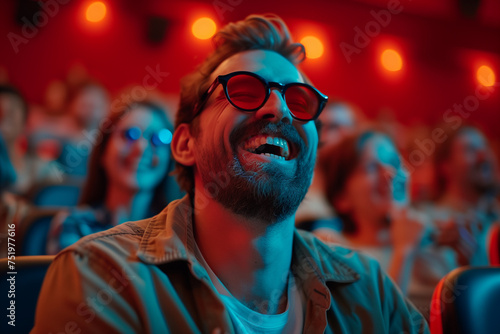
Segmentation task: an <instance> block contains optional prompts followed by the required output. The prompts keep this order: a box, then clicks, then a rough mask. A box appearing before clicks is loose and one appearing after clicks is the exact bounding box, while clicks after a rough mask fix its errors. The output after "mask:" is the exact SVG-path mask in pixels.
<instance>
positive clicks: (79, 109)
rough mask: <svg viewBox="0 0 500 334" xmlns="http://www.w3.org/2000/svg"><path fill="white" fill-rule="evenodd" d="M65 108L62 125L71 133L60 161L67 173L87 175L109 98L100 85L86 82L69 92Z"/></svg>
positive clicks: (64, 144) (107, 108)
mask: <svg viewBox="0 0 500 334" xmlns="http://www.w3.org/2000/svg"><path fill="white" fill-rule="evenodd" d="M66 108H67V115H66V116H65V120H64V122H63V124H62V126H63V127H64V128H66V129H70V131H69V134H66V135H65V140H64V142H63V146H62V152H61V154H60V156H59V158H58V162H59V163H60V164H61V165H62V167H63V169H64V170H65V172H66V174H69V175H72V176H84V175H85V174H86V173H87V160H88V158H89V156H90V149H91V147H92V144H94V142H95V132H96V131H98V130H97V129H98V127H99V123H100V121H101V120H102V119H103V118H104V117H105V116H106V114H107V113H108V110H109V98H108V95H107V92H106V90H105V89H104V87H102V86H101V85H100V84H98V83H96V82H93V81H84V82H82V83H80V84H79V85H78V86H76V87H73V89H71V90H70V92H69V95H68V104H67V106H66Z"/></svg>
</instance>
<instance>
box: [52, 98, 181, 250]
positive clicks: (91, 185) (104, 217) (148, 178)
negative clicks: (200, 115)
mask: <svg viewBox="0 0 500 334" xmlns="http://www.w3.org/2000/svg"><path fill="white" fill-rule="evenodd" d="M101 124H102V126H101V128H99V132H100V136H99V138H97V144H96V146H95V147H94V149H93V151H92V155H91V157H90V164H89V174H88V177H87V179H86V181H85V184H84V188H83V191H82V195H81V198H80V203H79V207H78V208H77V209H74V210H72V211H70V212H64V213H61V214H59V215H58V216H56V217H55V218H54V221H53V223H52V226H51V232H50V234H49V240H48V245H47V251H48V253H49V254H54V253H56V252H58V251H59V250H61V249H62V248H64V247H66V246H69V245H71V244H72V243H74V242H76V241H77V240H78V239H80V238H81V237H83V236H85V235H88V234H91V233H95V232H99V231H103V230H105V229H108V228H110V227H112V226H114V225H117V224H121V223H123V222H125V221H128V220H139V219H143V218H146V217H150V216H152V215H155V214H157V213H158V212H160V211H161V210H162V209H163V208H164V207H165V206H166V204H167V203H168V202H169V201H170V200H173V199H176V198H179V197H180V192H179V190H178V189H179V188H178V186H177V184H176V182H175V180H174V178H173V177H170V176H169V175H168V174H169V171H171V170H172V169H173V163H174V161H173V159H171V156H170V146H169V143H170V140H171V137H172V131H173V126H172V123H171V122H170V121H169V120H168V118H167V116H166V114H165V112H164V110H163V109H162V108H160V107H159V106H157V105H156V104H154V103H151V102H137V103H134V104H131V105H129V106H127V107H126V108H124V109H123V110H120V111H118V112H114V113H112V114H111V115H110V116H109V118H108V119H107V120H106V121H105V122H102V123H101Z"/></svg>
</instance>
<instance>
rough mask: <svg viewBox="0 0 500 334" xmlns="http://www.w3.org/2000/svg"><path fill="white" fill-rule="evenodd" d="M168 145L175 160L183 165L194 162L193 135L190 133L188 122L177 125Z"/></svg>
mask: <svg viewBox="0 0 500 334" xmlns="http://www.w3.org/2000/svg"><path fill="white" fill-rule="evenodd" d="M170 145H171V149H172V155H173V156H174V159H175V161H177V162H178V163H180V164H183V165H184V166H193V165H194V164H195V162H196V159H195V155H194V147H195V145H194V137H193V136H192V135H191V131H190V128H189V124H186V123H182V124H180V125H179V126H178V127H177V129H176V130H175V132H174V135H173V137H172V142H171V144H170Z"/></svg>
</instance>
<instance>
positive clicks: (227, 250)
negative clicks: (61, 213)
mask: <svg viewBox="0 0 500 334" xmlns="http://www.w3.org/2000/svg"><path fill="white" fill-rule="evenodd" d="M214 42H215V46H216V49H215V51H214V52H213V53H212V54H211V55H210V56H209V57H208V58H207V59H206V60H205V62H204V63H203V64H202V65H201V66H200V68H199V69H198V70H197V71H196V72H194V73H193V74H191V75H190V76H188V77H186V78H185V79H184V80H183V82H182V84H183V85H182V90H181V103H180V108H179V111H178V113H177V119H176V131H175V133H174V135H173V139H172V144H171V145H172V153H173V156H174V158H175V160H176V161H177V175H178V181H179V183H180V185H181V186H182V187H183V188H184V190H186V192H187V194H188V195H187V196H186V197H184V198H183V199H181V200H179V201H174V202H172V203H170V204H169V205H168V206H167V207H166V208H165V210H164V211H163V212H162V213H160V214H159V215H157V216H155V217H153V218H150V219H146V220H143V221H138V222H129V223H125V224H122V225H120V226H117V227H115V228H113V229H111V230H108V231H105V232H103V233H98V234H94V235H91V236H89V237H86V238H84V239H82V240H81V241H79V242H78V243H77V244H75V245H73V246H71V247H69V248H67V249H65V250H63V251H62V252H61V253H59V254H58V256H57V258H56V260H55V261H54V263H53V265H52V266H51V268H50V269H49V271H48V273H47V277H46V280H45V282H44V285H43V288H42V292H41V295H40V299H39V304H38V308H37V314H36V319H35V328H34V331H33V332H35V333H42V332H47V331H64V330H65V326H66V327H67V324H68V323H70V322H71V324H72V326H73V327H72V328H73V330H77V329H81V330H82V331H83V332H91V333H98V332H103V333H115V332H116V333H169V332H172V333H302V332H304V333H325V332H326V333H333V332H335V333H361V332H363V333H368V332H369V333H389V332H391V333H392V332H397V333H400V332H405V333H406V332H409V333H422V332H428V329H427V325H426V324H425V321H424V320H423V318H422V316H421V315H420V314H419V313H418V312H417V311H416V310H415V308H414V307H413V305H411V304H410V303H409V302H407V301H406V300H405V299H404V297H403V296H402V295H401V293H400V292H399V290H398V289H397V288H396V287H395V286H394V284H393V283H392V281H391V280H390V279H389V278H387V276H386V275H385V273H383V272H382V271H381V270H380V267H379V265H378V263H376V262H375V261H374V260H371V259H368V258H366V257H363V256H361V255H358V254H356V253H355V252H352V251H350V250H347V249H344V248H341V247H335V246H327V245H325V244H323V243H321V242H320V241H318V240H317V239H315V238H314V237H313V236H312V235H310V234H308V233H306V232H298V231H297V230H296V229H295V227H294V220H295V211H296V210H297V208H298V206H299V204H300V202H301V201H302V199H303V198H304V196H305V194H306V192H307V189H308V187H309V185H310V183H311V178H312V173H313V168H314V163H315V159H316V149H317V146H318V132H317V128H316V123H315V120H316V119H317V117H318V116H319V114H320V113H321V111H322V109H323V107H324V105H325V103H326V101H327V99H328V98H327V97H326V96H325V95H324V94H322V93H321V92H320V91H319V90H318V89H316V88H315V87H313V86H312V85H311V83H310V82H309V80H308V79H307V78H306V77H305V75H304V74H303V73H302V72H301V71H300V70H299V69H298V68H297V65H298V64H299V63H300V62H301V61H302V60H303V59H304V57H305V53H304V48H303V46H302V45H300V44H298V43H293V41H292V40H291V36H290V34H289V32H288V28H287V27H286V25H285V24H284V22H283V21H282V20H281V19H280V18H278V17H276V16H271V15H267V16H257V15H253V16H249V17H248V18H246V19H245V20H243V21H240V22H236V23H231V24H229V25H227V26H226V27H224V28H223V29H222V30H221V31H220V32H219V33H218V34H217V35H216V36H215V38H214ZM49 305H50V306H49ZM66 329H67V328H66Z"/></svg>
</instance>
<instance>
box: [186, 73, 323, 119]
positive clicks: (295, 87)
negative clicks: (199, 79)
mask: <svg viewBox="0 0 500 334" xmlns="http://www.w3.org/2000/svg"><path fill="white" fill-rule="evenodd" d="M219 84H221V85H222V87H223V88H224V93H225V94H226V98H227V100H228V101H229V103H231V104H232V105H233V106H234V107H235V108H236V109H239V110H241V111H247V112H252V111H257V110H259V109H260V108H262V107H263V106H264V104H265V103H266V102H267V100H268V99H269V96H271V88H276V89H278V90H279V91H280V93H281V96H282V97H283V99H284V100H285V102H286V105H287V106H288V109H289V110H290V113H291V114H292V117H293V118H295V119H297V120H299V121H312V120H315V119H316V118H318V116H319V114H320V113H321V111H322V110H323V108H324V107H325V104H326V102H327V101H328V96H326V95H324V94H323V93H321V92H320V91H319V90H317V89H316V88H314V87H313V86H311V85H308V84H306V83H300V82H293V83H288V84H286V85H284V84H282V83H279V82H271V81H267V80H266V79H264V78H263V77H261V76H260V75H258V74H255V73H252V72H246V71H238V72H233V73H229V74H226V75H219V76H218V77H217V78H216V79H215V80H214V82H213V83H212V84H211V85H210V87H209V88H208V90H207V91H206V92H205V93H204V94H203V96H202V97H201V99H200V102H199V103H198V104H196V106H195V114H194V117H196V116H198V115H199V114H200V113H201V111H202V110H203V106H204V105H205V103H206V102H207V100H208V98H209V97H210V95H212V93H213V92H214V91H215V88H217V86H218V85H219Z"/></svg>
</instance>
